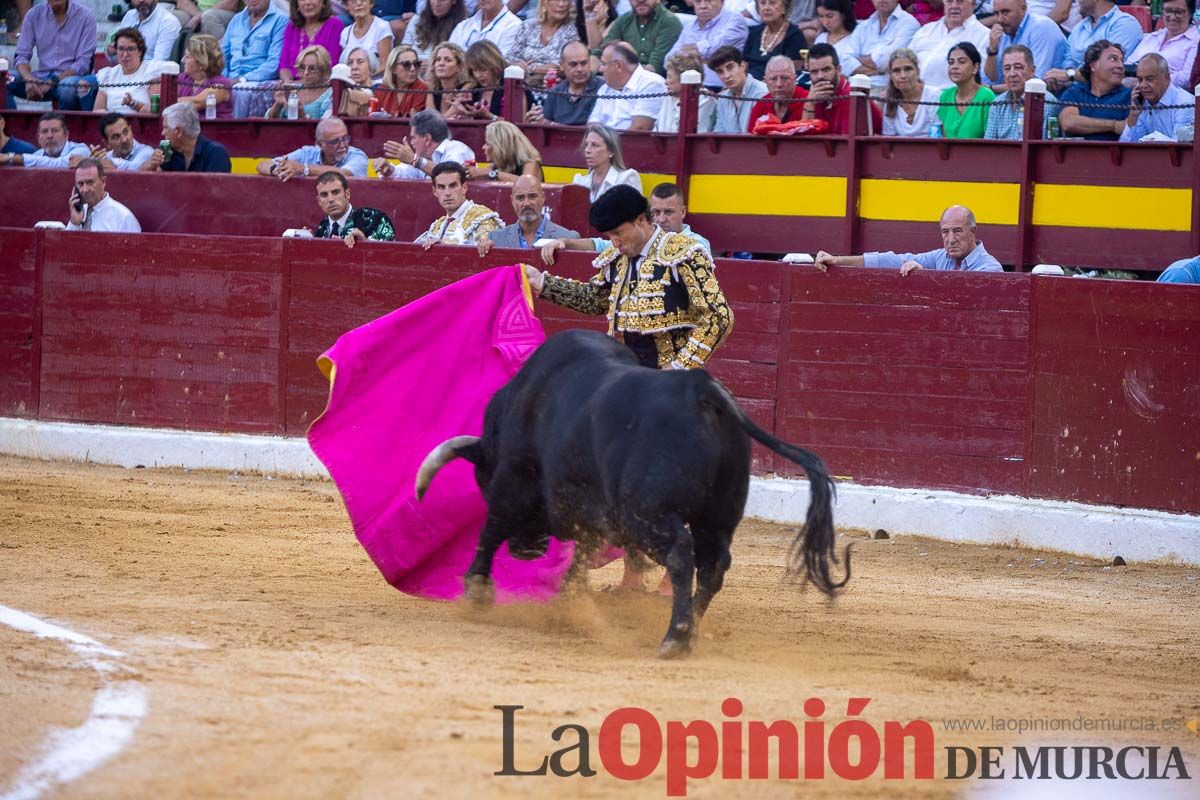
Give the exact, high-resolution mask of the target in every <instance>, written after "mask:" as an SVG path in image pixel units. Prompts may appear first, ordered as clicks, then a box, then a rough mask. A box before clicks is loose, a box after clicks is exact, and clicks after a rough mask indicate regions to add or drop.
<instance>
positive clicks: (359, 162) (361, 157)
mask: <svg viewBox="0 0 1200 800" xmlns="http://www.w3.org/2000/svg"><path fill="white" fill-rule="evenodd" d="M284 158H286V159H290V160H291V161H295V162H298V163H300V164H314V165H315V164H323V163H324V162H323V161H321V148H320V147H318V146H317V145H315V144H306V145H304V146H303V147H301V148H300V149H298V150H293V151H292V152H290V153H288V154H287V155H286V156H284ZM334 166H335V167H337V168H338V169H344V170H348V171H349V172H350V174H351V175H353V176H354V177H356V178H365V177H367V154H366V153H364V152H363V151H362V150H359V149H358V148H357V147H350V148H347V150H346V157H345V158H343V159H342V160H341V161H339V162H338V163H337V164H334Z"/></svg>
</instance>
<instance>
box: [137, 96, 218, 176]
mask: <svg viewBox="0 0 1200 800" xmlns="http://www.w3.org/2000/svg"><path fill="white" fill-rule="evenodd" d="M162 121H163V122H162V124H163V139H165V140H166V141H168V142H169V143H170V145H171V150H170V152H169V153H166V154H164V153H163V152H162V151H161V150H158V151H157V152H156V153H155V154H153V155H151V156H150V163H152V164H154V165H155V166H158V165H161V167H162V171H163V172H225V173H228V172H232V171H233V165H232V164H231V163H230V161H229V151H227V150H226V149H225V146H224V145H222V144H220V143H218V142H214V141H213V140H212V139H209V138H207V137H206V136H203V135H201V133H200V115H199V114H198V113H197V112H196V107H195V106H193V105H192V104H191V103H176V104H175V105H173V106H167V110H166V111H164V112H163V115H162Z"/></svg>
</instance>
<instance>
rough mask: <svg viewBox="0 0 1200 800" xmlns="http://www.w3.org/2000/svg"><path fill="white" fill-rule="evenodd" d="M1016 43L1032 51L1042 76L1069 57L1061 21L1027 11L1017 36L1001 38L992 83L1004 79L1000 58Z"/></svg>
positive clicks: (989, 75)
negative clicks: (1001, 72)
mask: <svg viewBox="0 0 1200 800" xmlns="http://www.w3.org/2000/svg"><path fill="white" fill-rule="evenodd" d="M1118 13H1120V12H1118ZM1127 16H1128V15H1127ZM1130 19H1132V17H1130ZM1139 30H1141V29H1140V28H1139ZM1014 44H1023V45H1025V46H1026V47H1028V48H1029V49H1030V50H1032V51H1033V72H1034V74H1035V75H1037V76H1038V77H1039V78H1040V77H1042V76H1043V75H1045V74H1046V70H1048V69H1059V68H1060V67H1062V65H1063V62H1064V61H1066V58H1067V37H1065V36H1063V32H1062V29H1061V28H1059V27H1058V23H1057V22H1055V21H1054V20H1052V19H1050V18H1049V17H1044V16H1042V15H1041V14H1033V13H1026V14H1025V19H1023V20H1021V24H1020V25H1019V26H1018V27H1017V35H1016V36H1009V35H1008V34H1007V33H1006V34H1004V35H1003V36H1001V37H1000V47H999V48H997V49H998V51H999V52H997V53H996V59H995V69H994V70H993V71H992V72H989V73H988V75H987V77H988V80H990V81H991V82H992V83H1000V82H1001V81H1003V80H1004V76H1003V75H1001V74H1000V61H1001V60H1002V59H1003V58H1004V50H1005V48H1007V47H1009V46H1010V45H1014ZM1126 52H1130V51H1126Z"/></svg>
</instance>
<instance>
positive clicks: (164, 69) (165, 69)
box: [158, 61, 179, 75]
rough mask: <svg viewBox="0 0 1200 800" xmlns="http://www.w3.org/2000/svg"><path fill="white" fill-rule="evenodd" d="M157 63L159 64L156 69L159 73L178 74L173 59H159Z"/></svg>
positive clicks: (176, 65)
mask: <svg viewBox="0 0 1200 800" xmlns="http://www.w3.org/2000/svg"><path fill="white" fill-rule="evenodd" d="M158 63H159V64H160V65H161V66H160V67H159V70H158V74H159V75H178V74H179V65H178V64H176V63H175V62H174V61H160V62H158Z"/></svg>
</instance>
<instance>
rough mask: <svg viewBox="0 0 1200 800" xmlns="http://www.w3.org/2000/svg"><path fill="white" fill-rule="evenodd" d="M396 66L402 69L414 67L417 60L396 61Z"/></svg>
mask: <svg viewBox="0 0 1200 800" xmlns="http://www.w3.org/2000/svg"><path fill="white" fill-rule="evenodd" d="M396 66H397V67H401V68H403V69H416V68H417V62H416V61H397V62H396Z"/></svg>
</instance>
